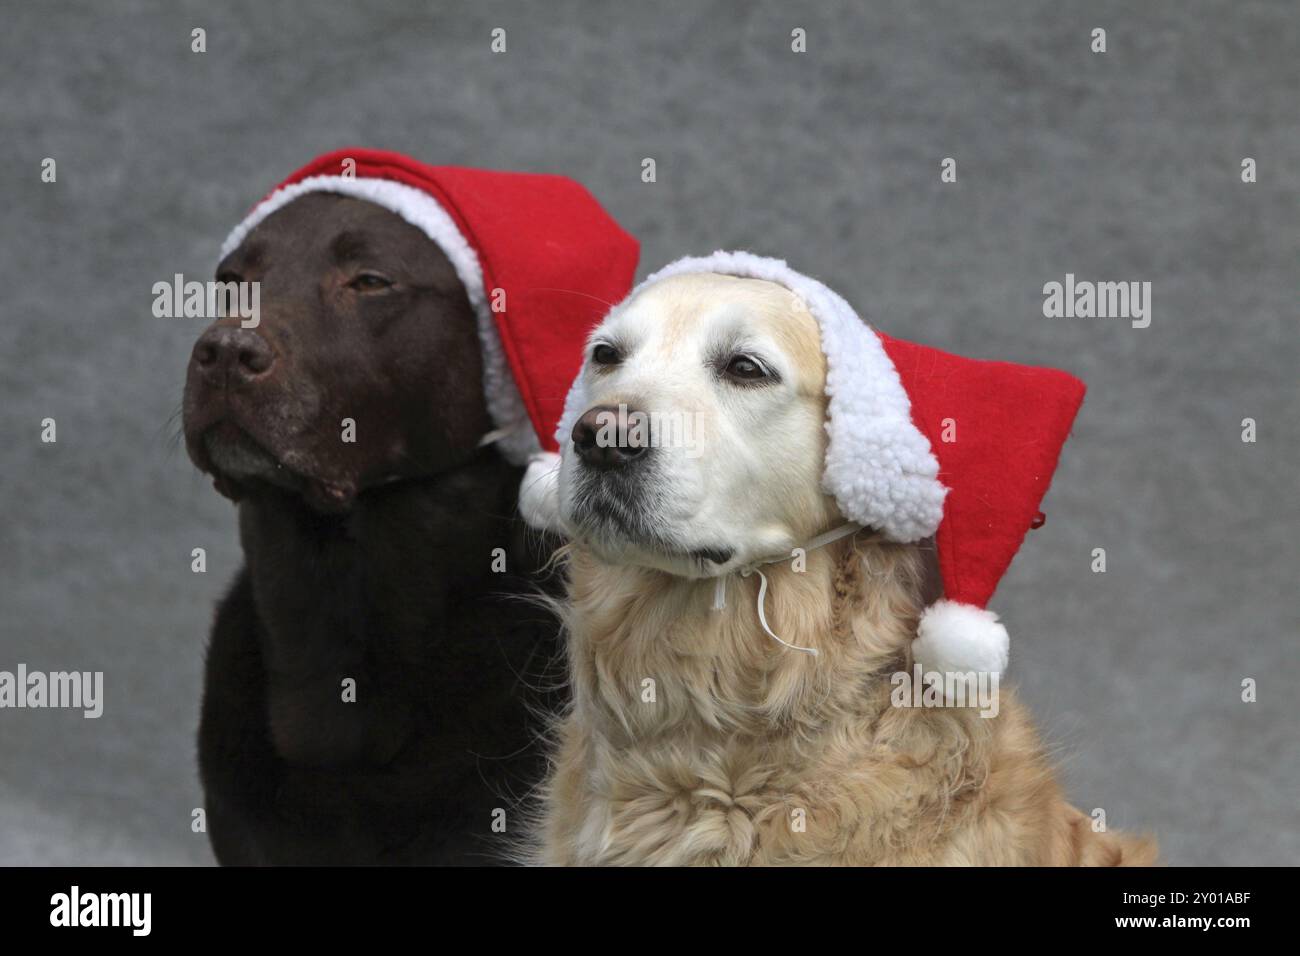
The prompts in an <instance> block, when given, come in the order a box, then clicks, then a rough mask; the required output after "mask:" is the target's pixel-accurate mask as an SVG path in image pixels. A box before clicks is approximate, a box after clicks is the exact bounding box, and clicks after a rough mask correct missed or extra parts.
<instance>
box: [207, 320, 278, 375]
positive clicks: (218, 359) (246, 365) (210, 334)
mask: <svg viewBox="0 0 1300 956" xmlns="http://www.w3.org/2000/svg"><path fill="white" fill-rule="evenodd" d="M193 359H194V364H195V365H196V366H197V367H198V369H199V370H200V371H201V372H203V373H204V374H205V375H212V376H214V377H224V378H228V379H231V380H233V381H240V380H251V379H255V378H258V377H259V376H262V375H265V374H266V373H267V372H269V371H270V370H271V366H272V365H274V364H275V352H274V351H273V350H272V349H271V344H270V343H269V342H267V341H266V339H264V338H262V336H260V335H258V334H257V333H256V332H253V331H251V330H249V329H242V328H232V327H231V326H225V325H217V326H213V327H212V328H210V329H208V331H206V332H204V333H203V335H202V336H200V337H199V340H198V342H196V343H195V344H194V355H193Z"/></svg>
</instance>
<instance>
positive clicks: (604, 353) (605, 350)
mask: <svg viewBox="0 0 1300 956" xmlns="http://www.w3.org/2000/svg"><path fill="white" fill-rule="evenodd" d="M621 359H622V356H621V355H619V354H618V349H616V348H614V346H612V345H606V344H605V343H604V342H602V343H600V344H599V345H597V346H596V347H595V348H594V349H592V350H591V361H592V362H593V363H594V364H596V365H617V364H618V363H619V361H620V360H621Z"/></svg>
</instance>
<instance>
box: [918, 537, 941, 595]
mask: <svg viewBox="0 0 1300 956" xmlns="http://www.w3.org/2000/svg"><path fill="white" fill-rule="evenodd" d="M916 548H917V550H918V551H920V553H921V562H922V564H921V587H920V593H919V595H918V598H919V600H920V603H921V607H923V608H925V607H929V606H930V605H931V604H933V603H934V602H935V601H937V600H939V598H941V597H943V572H942V571H940V569H939V549H938V548H937V547H936V546H935V543H934V538H926V539H925V540H924V541H918V542H917V545H916Z"/></svg>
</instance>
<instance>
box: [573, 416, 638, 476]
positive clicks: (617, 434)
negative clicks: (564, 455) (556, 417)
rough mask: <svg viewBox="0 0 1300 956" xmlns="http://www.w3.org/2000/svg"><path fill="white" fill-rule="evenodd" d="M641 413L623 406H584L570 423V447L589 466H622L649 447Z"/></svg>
mask: <svg viewBox="0 0 1300 956" xmlns="http://www.w3.org/2000/svg"><path fill="white" fill-rule="evenodd" d="M643 418H644V413H642V412H638V411H629V410H628V408H627V406H626V405H597V406H595V407H594V408H589V409H587V411H586V412H584V413H583V415H582V417H581V418H579V419H578V420H577V422H575V423H574V425H573V448H574V450H575V451H576V452H577V453H578V457H579V458H581V459H582V460H583V462H584V463H586V464H587V465H589V466H590V467H592V468H597V469H600V470H602V471H603V470H607V469H610V468H621V467H623V466H624V465H627V464H629V463H630V462H633V461H635V460H636V459H638V458H641V457H642V456H644V455H645V453H646V452H647V451H648V450H649V448H650V434H649V429H648V428H647V427H645V426H644V425H643V424H642V423H641V421H640V419H643Z"/></svg>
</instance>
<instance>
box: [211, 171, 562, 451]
mask: <svg viewBox="0 0 1300 956" xmlns="http://www.w3.org/2000/svg"><path fill="white" fill-rule="evenodd" d="M313 192H326V193H338V194H339V195H343V196H351V197H353V198H356V199H364V200H366V201H368V202H372V203H374V204H375V205H376V206H382V207H383V208H385V209H387V210H388V211H389V212H393V213H396V214H397V215H399V216H401V217H402V218H403V219H405V220H406V221H407V222H409V223H410V224H411V225H413V226H415V227H416V228H417V229H419V230H420V231H421V232H423V233H424V234H425V235H426V236H428V237H429V238H430V239H432V240H433V241H434V242H435V243H436V244H437V245H438V247H439V248H440V249H442V251H443V252H444V253H445V254H446V256H447V258H448V259H449V260H450V261H451V264H452V267H453V268H455V270H456V276H457V277H458V278H459V279H460V281H461V284H462V285H463V286H464V287H465V292H466V293H467V294H468V295H469V301H470V305H472V306H473V307H474V315H475V317H476V319H477V325H478V337H479V344H480V345H481V347H482V349H483V392H484V396H485V397H486V399H487V407H488V413H489V414H490V415H491V416H492V421H493V422H494V423H495V424H496V426H497V427H498V428H500V429H508V431H507V432H506V434H504V435H503V436H502V437H501V438H499V439H498V440H497V442H496V445H497V447H498V448H500V449H501V453H502V454H503V455H505V457H506V458H507V460H509V461H510V462H512V463H514V464H516V465H522V464H524V463H525V462H527V461H528V458H529V456H530V455H532V454H534V453H535V452H537V451H539V450H540V449H541V446H540V444H539V443H538V441H537V436H536V435H535V434H534V433H533V429H532V426H531V425H529V423H528V412H527V410H526V409H525V408H524V401H523V398H522V397H521V396H520V394H519V388H518V386H517V385H516V384H515V379H514V375H512V374H511V372H510V366H509V363H508V362H507V361H506V355H505V350H504V349H503V348H502V346H501V338H500V334H499V333H498V332H497V328H496V322H495V321H494V320H493V318H492V311H491V308H490V307H489V305H488V301H487V295H486V291H485V289H484V285H483V267H482V265H480V263H479V259H478V253H477V252H476V251H475V249H474V247H473V246H471V245H470V244H469V241H468V240H467V239H466V238H465V236H464V235H463V234H462V233H461V231H460V229H459V228H458V227H457V226H456V223H455V221H454V220H453V219H452V218H451V216H450V214H448V212H447V210H445V209H444V208H443V207H442V206H441V204H439V203H438V201H437V200H436V199H434V198H433V197H432V196H430V195H429V194H428V193H426V192H424V191H423V190H420V189H416V188H415V187H413V186H407V185H406V184H405V183H398V182H393V181H392V180H388V179H375V178H373V177H362V178H356V177H352V176H309V177H307V178H306V179H304V180H301V181H300V182H296V183H293V184H292V185H289V186H285V187H284V188H283V189H278V190H276V191H275V192H274V193H272V194H271V195H270V196H268V197H267V198H266V199H264V200H263V201H262V202H260V203H258V205H257V206H256V208H254V209H253V211H252V212H250V213H249V214H248V215H247V216H246V217H245V218H244V220H243V222H241V223H240V224H239V225H237V226H236V227H235V228H234V229H232V230H231V231H230V235H228V236H227V237H226V241H225V242H223V243H222V244H221V258H222V259H224V258H225V257H226V256H228V255H229V254H230V253H231V252H233V251H234V250H235V249H236V248H238V246H239V244H240V243H241V242H243V241H244V238H245V237H246V236H247V235H248V234H249V233H250V232H252V230H253V229H255V228H257V226H258V225H259V224H260V223H261V222H262V220H264V219H266V217H267V216H269V215H271V214H272V213H274V212H276V211H277V210H279V209H281V208H283V207H284V206H286V205H288V204H289V203H291V202H293V201H294V200H295V199H297V198H298V197H299V196H304V195H306V194H307V193H313Z"/></svg>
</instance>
